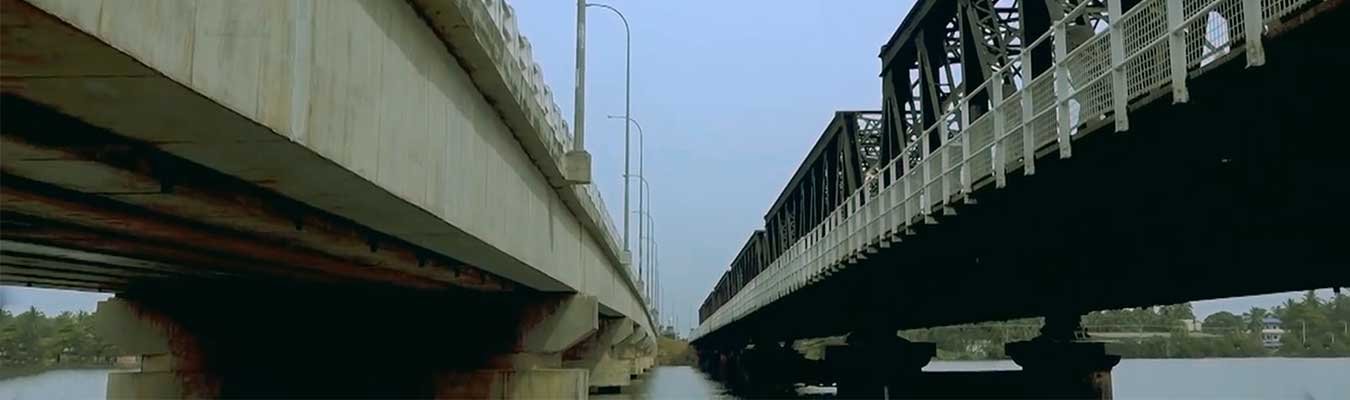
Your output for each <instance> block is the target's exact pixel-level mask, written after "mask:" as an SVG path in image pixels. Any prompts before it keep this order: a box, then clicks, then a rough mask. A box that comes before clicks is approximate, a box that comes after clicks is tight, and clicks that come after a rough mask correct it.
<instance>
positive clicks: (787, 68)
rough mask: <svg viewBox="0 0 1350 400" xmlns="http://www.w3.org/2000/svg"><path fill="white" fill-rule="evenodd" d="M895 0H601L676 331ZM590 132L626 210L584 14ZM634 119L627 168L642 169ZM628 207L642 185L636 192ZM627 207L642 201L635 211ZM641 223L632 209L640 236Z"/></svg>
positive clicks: (571, 16)
mask: <svg viewBox="0 0 1350 400" xmlns="http://www.w3.org/2000/svg"><path fill="white" fill-rule="evenodd" d="M910 3H911V2H910V1H903V0H851V1H847V2H841V1H825V0H789V1H770V0H755V1H750V0H743V1H725V0H722V1H714V0H678V1H676V0H670V1H655V0H648V1H638V0H628V1H624V0H614V1H611V2H609V3H608V4H611V5H613V6H615V7H617V8H619V9H620V10H622V11H623V12H624V13H625V14H626V15H627V17H628V20H629V22H630V23H631V24H632V29H633V80H632V85H633V90H632V92H633V94H632V107H633V111H632V112H633V117H634V118H635V119H637V120H638V121H640V122H641V123H642V125H643V127H644V128H645V129H646V130H647V134H648V135H649V137H647V138H646V139H647V143H646V148H647V152H646V155H647V160H646V175H647V179H648V180H649V181H650V182H651V184H652V186H653V187H652V191H653V203H654V204H653V208H652V214H653V216H654V217H655V219H656V234H655V237H656V238H657V239H658V240H659V241H660V247H661V250H662V251H661V260H660V265H661V267H662V269H663V272H662V278H663V282H664V285H665V291H666V299H667V301H666V308H667V310H669V313H670V314H671V315H674V316H676V317H678V319H679V323H680V324H679V325H680V330H681V331H687V330H688V329H689V328H690V327H692V326H693V324H694V323H695V310H696V308H697V306H698V304H699V303H700V302H701V301H702V300H703V296H704V295H706V294H707V292H708V290H709V289H710V288H711V287H712V285H713V283H714V282H715V281H716V280H717V278H718V277H719V276H720V275H721V273H722V271H724V270H725V269H726V268H727V265H728V264H729V262H730V260H731V258H732V257H733V256H734V255H735V253H736V251H738V250H739V249H740V246H741V245H742V244H743V243H744V241H745V239H746V237H747V236H748V235H749V233H750V232H751V231H753V230H755V229H758V228H760V227H762V226H763V216H764V213H765V211H766V209H767V208H768V206H769V205H770V204H771V202H772V201H773V199H774V198H775V197H776V196H777V195H778V193H779V191H780V190H781V189H782V186H783V185H784V183H785V182H786V181H787V179H788V177H789V175H790V174H791V173H792V171H793V170H795V168H796V167H797V164H798V163H799V162H800V161H801V159H802V157H803V156H804V155H805V153H806V151H807V150H808V149H809V147H810V146H811V145H812V144H813V143H814V142H815V139H816V138H817V137H818V136H819V135H820V133H821V131H822V130H823V129H824V127H825V125H826V123H828V122H829V119H830V117H831V116H832V113H833V112H834V111H835V110H841V109H875V108H878V106H879V104H880V99H881V89H880V87H881V85H880V79H879V78H878V73H879V71H880V61H879V60H878V59H877V53H878V51H879V49H880V46H881V45H882V43H884V42H885V40H886V39H887V38H888V37H889V36H890V34H891V33H892V32H893V31H894V30H895V28H896V27H897V26H898V25H899V23H900V20H901V19H902V18H903V17H904V14H905V13H906V12H907V11H908V9H909V5H910ZM511 4H513V5H514V7H515V9H516V13H517V20H518V22H519V24H520V28H521V30H522V31H523V33H524V34H525V35H526V36H527V37H528V38H529V39H530V41H531V43H532V44H533V46H534V57H535V59H536V60H537V61H538V62H539V64H540V65H541V66H542V67H543V70H544V75H545V80H546V81H547V83H548V84H549V86H550V87H552V88H553V92H554V94H555V96H556V99H555V100H556V101H557V103H558V105H559V107H560V108H561V109H562V110H563V112H564V114H566V117H567V119H568V120H571V117H572V109H573V108H572V104H573V101H572V100H573V98H572V88H573V82H574V78H575V76H574V73H575V72H574V70H573V68H574V64H573V63H574V56H575V53H574V51H575V50H574V47H573V46H574V44H575V37H574V35H575V3H574V2H572V1H571V0H515V1H512V2H511ZM587 25H588V31H587V32H588V33H587V35H588V38H589V43H588V45H587V47H588V50H589V53H588V56H587V57H588V61H589V66H588V74H587V86H588V96H587V108H586V111H587V115H586V122H587V127H588V132H589V133H588V134H587V145H588V146H589V150H590V151H591V153H592V157H593V158H594V176H595V181H596V184H597V185H598V186H599V187H600V189H601V192H602V193H603V195H604V198H605V201H606V203H607V204H608V206H609V209H610V213H611V215H613V216H614V217H615V221H616V223H617V222H618V221H619V220H620V219H619V218H618V217H619V216H620V215H621V214H622V207H623V197H622V194H623V192H622V178H621V176H622V173H623V158H622V157H623V124H622V123H621V122H620V121H618V120H609V119H606V118H605V116H606V115H620V114H622V113H623V82H624V81H623V56H624V53H623V49H624V47H623V46H624V44H623V25H622V23H621V22H620V21H619V19H618V18H617V17H616V16H614V15H613V14H612V13H610V12H609V11H606V10H601V9H596V8H592V9H590V13H589V14H588V20H587ZM637 144H638V143H637V138H636V131H635V132H634V142H633V146H634V154H635V156H634V160H633V162H634V173H636V163H637V160H636V152H637V149H636V146H637ZM633 201H634V204H633V206H634V209H635V210H636V197H634V199H633ZM635 218H636V217H635ZM636 237H637V224H636V219H634V222H633V240H634V242H636ZM1289 296H1290V295H1289V294H1275V295H1267V296H1256V297H1250V298H1240V299H1227V300H1217V301H1209V302H1201V303H1197V304H1196V312H1197V314H1198V315H1202V316H1203V315H1208V314H1210V313H1212V312H1215V311H1217V310H1232V311H1242V310H1246V309H1248V308H1250V307H1251V306H1254V305H1255V306H1262V307H1269V306H1272V305H1275V304H1278V303H1280V302H1283V301H1284V299H1285V298H1287V297H1289ZM104 297H106V295H100V294H91V293H69V292H53V291H47V290H39V289H24V288H14V287H0V306H3V307H4V308H6V309H10V310H21V309H26V308H27V307H28V306H29V305H35V306H37V307H39V308H40V309H43V310H44V311H45V312H58V311H61V310H72V309H84V310H92V309H93V306H94V303H96V302H97V301H98V300H99V299H101V298H104Z"/></svg>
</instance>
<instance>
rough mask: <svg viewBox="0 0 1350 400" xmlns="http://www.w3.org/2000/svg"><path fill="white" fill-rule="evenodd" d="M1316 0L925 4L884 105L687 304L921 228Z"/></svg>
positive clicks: (859, 116)
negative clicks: (708, 288)
mask: <svg viewBox="0 0 1350 400" xmlns="http://www.w3.org/2000/svg"><path fill="white" fill-rule="evenodd" d="M1320 1H1321V0H955V1H946V0H927V1H920V2H918V3H917V4H915V5H914V7H913V9H912V10H911V12H910V14H909V15H908V16H906V17H905V20H904V22H903V23H902V24H901V26H900V28H899V29H898V30H897V31H896V32H895V34H894V35H893V36H892V37H891V38H890V40H889V41H888V42H887V43H886V44H885V45H884V46H883V47H882V50H881V54H880V58H881V61H882V72H881V78H882V106H881V110H880V111H876V112H855V111H849V112H838V113H836V114H835V118H834V119H833V121H832V122H831V123H830V126H829V128H827V129H826V130H825V133H824V134H823V135H822V136H821V138H820V140H819V141H818V142H817V143H816V145H815V147H813V148H812V150H811V152H810V153H809V154H808V156H807V157H806V160H805V161H804V162H803V163H802V165H801V166H800V167H799V168H798V170H797V172H796V174H795V175H794V176H793V178H792V180H791V181H789V183H788V185H787V187H786V188H785V189H784V191H783V192H782V194H781V195H780V196H779V197H778V200H777V201H776V202H775V203H774V205H773V207H772V208H771V209H770V211H769V213H768V214H767V215H766V216H765V230H763V231H757V232H755V233H754V234H753V235H752V236H751V237H750V239H749V240H748V241H747V244H746V245H745V248H744V249H743V250H742V252H741V254H740V255H738V256H737V258H736V261H735V262H734V263H733V265H732V268H731V269H730V271H728V272H727V273H726V275H724V276H723V278H722V280H721V281H719V282H718V284H717V286H716V287H715V288H714V290H713V292H712V293H711V294H710V295H709V296H708V298H707V299H706V300H705V301H704V303H703V305H702V307H701V308H700V309H699V317H700V321H701V325H700V327H699V328H698V330H697V331H696V332H695V337H696V338H697V337H699V336H701V335H703V334H706V333H708V332H711V331H713V330H716V329H718V328H719V327H721V326H723V325H725V324H728V323H731V322H733V321H735V320H737V319H739V318H741V317H743V316H745V315H747V314H749V313H751V312H753V311H754V310H756V309H758V308H759V307H763V306H764V305H766V304H769V303H771V302H773V301H775V300H777V299H779V298H781V297H783V296H787V295H788V294H790V293H792V292H794V291H796V290H798V289H800V288H803V287H806V286H808V285H811V284H813V283H815V282H818V281H819V280H821V279H824V277H825V276H828V275H829V274H830V273H831V272H833V271H837V270H839V269H842V268H846V267H847V266H848V265H850V264H852V263H855V262H857V261H858V260H860V259H865V258H866V257H867V254H869V253H872V252H875V251H877V249H878V248H880V247H887V245H888V244H889V243H891V242H894V241H899V240H901V238H902V237H903V236H904V235H905V234H907V233H910V232H912V230H911V229H910V226H911V225H912V224H924V223H931V222H933V218H931V217H930V213H934V212H939V213H941V212H949V211H950V205H951V204H953V203H954V202H963V201H966V200H967V199H968V195H969V194H970V193H971V192H973V191H974V190H975V189H976V188H979V187H983V186H986V185H993V186H994V187H1003V186H1004V185H1005V184H1006V179H1005V177H1006V175H1007V174H1008V173H1009V172H1010V171H1014V170H1017V169H1021V171H1022V173H1023V174H1027V175H1030V174H1033V173H1035V164H1036V163H1035V161H1036V158H1037V157H1038V156H1045V155H1047V154H1053V153H1057V154H1058V155H1059V157H1070V156H1071V155H1072V142H1073V140H1074V139H1076V138H1078V137H1081V135H1079V133H1083V132H1090V131H1093V130H1095V129H1097V128H1101V127H1106V126H1113V127H1114V128H1115V130H1118V131H1119V130H1127V129H1129V120H1128V115H1127V110H1128V109H1129V108H1130V107H1132V106H1137V105H1142V104H1143V103H1146V102H1149V101H1152V100H1154V99H1156V98H1158V97H1159V96H1158V95H1159V93H1165V92H1168V91H1170V92H1171V94H1172V96H1171V97H1172V99H1173V101H1175V102H1186V101H1187V99H1188V94H1187V90H1186V81H1187V80H1188V79H1193V78H1194V77H1195V76H1198V75H1199V74H1202V73H1204V72H1205V71H1206V69H1204V68H1201V67H1202V66H1205V65H1207V64H1211V63H1216V62H1227V61H1230V60H1232V59H1236V58H1239V57H1235V56H1237V55H1238V54H1239V53H1237V52H1236V50H1239V49H1240V50H1242V53H1245V58H1246V60H1247V62H1248V65H1261V64H1263V63H1264V58H1265V56H1264V51H1263V48H1262V46H1261V40H1260V37H1261V35H1262V33H1263V28H1264V26H1265V25H1267V24H1278V23H1280V22H1281V21H1282V20H1283V19H1284V18H1286V17H1289V16H1291V15H1292V14H1293V13H1294V12H1296V11H1299V10H1301V9H1306V8H1307V7H1309V6H1310V5H1311V4H1314V3H1318V2H1320Z"/></svg>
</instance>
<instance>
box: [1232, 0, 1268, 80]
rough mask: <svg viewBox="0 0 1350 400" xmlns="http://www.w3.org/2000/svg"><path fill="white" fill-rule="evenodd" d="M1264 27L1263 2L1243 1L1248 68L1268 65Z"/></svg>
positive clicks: (1243, 25) (1255, 0)
mask: <svg viewBox="0 0 1350 400" xmlns="http://www.w3.org/2000/svg"><path fill="white" fill-rule="evenodd" d="M1264 26H1265V21H1264V18H1263V17H1262V16H1261V0H1242V29H1243V33H1242V35H1243V36H1246V40H1247V66H1248V67H1259V66H1262V65H1266V49H1265V47H1264V46H1262V44H1261V34H1262V30H1263V29H1262V28H1263V27H1264ZM1230 41H1231V39H1230Z"/></svg>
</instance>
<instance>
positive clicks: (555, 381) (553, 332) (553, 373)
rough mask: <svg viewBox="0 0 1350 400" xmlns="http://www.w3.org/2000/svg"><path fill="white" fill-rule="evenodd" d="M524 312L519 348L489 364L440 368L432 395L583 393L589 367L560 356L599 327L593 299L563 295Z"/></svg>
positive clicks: (562, 395) (571, 396)
mask: <svg viewBox="0 0 1350 400" xmlns="http://www.w3.org/2000/svg"><path fill="white" fill-rule="evenodd" d="M523 314H524V318H523V320H522V324H521V327H522V330H521V332H520V339H519V347H518V349H517V350H518V351H517V352H515V353H511V354H505V355H500V356H497V357H494V359H493V360H492V361H491V362H490V363H489V366H488V368H484V369H479V370H475V371H467V372H462V371H453V372H446V373H442V374H439V375H438V376H437V379H436V382H435V387H436V398H486V399H531V398H559V399H585V398H586V397H587V393H588V387H589V380H590V372H589V371H587V370H586V369H583V368H569V367H567V366H565V365H564V364H565V363H564V362H563V360H564V358H565V353H566V352H567V351H569V350H571V349H573V348H575V347H578V346H581V345H582V344H583V343H584V342H585V341H586V339H587V338H589V337H591V336H594V335H595V334H596V333H597V332H598V331H599V324H600V321H599V304H598V302H597V301H596V299H595V298H594V297H590V296H583V295H564V296H561V297H559V298H557V299H548V300H545V301H542V302H539V303H537V304H532V305H530V306H527V307H526V309H525V312H524V313H523Z"/></svg>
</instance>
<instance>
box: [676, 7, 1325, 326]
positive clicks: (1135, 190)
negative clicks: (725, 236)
mask: <svg viewBox="0 0 1350 400" xmlns="http://www.w3.org/2000/svg"><path fill="white" fill-rule="evenodd" d="M1341 3H1343V2H1342V1H1319V0H1109V1H1101V0H1089V1H1084V0H958V1H933V0H929V1H919V2H917V3H916V4H915V5H914V8H913V9H912V10H911V12H910V13H909V15H908V16H907V17H906V18H905V19H904V21H903V23H902V24H901V25H900V27H899V29H898V30H897V31H896V32H895V34H894V35H893V36H892V37H891V38H890V39H889V41H888V42H887V43H886V44H885V46H883V47H882V50H881V54H880V58H881V60H882V69H881V78H882V83H883V86H882V91H883V104H882V105H881V107H880V108H881V109H880V110H879V111H841V112H836V113H835V117H834V119H833V120H832V121H831V123H830V124H829V126H828V127H827V128H826V129H825V131H824V133H823V134H822V136H821V137H820V139H819V140H818V141H817V142H816V144H815V146H814V147H812V149H811V150H810V152H809V153H808V154H807V156H806V158H805V160H804V161H803V163H802V164H801V166H800V167H799V168H798V169H797V171H796V172H795V173H794V174H793V175H792V177H791V179H790V180H789V181H788V183H787V185H786V188H785V189H784V190H783V192H782V194H781V195H779V197H778V198H777V200H776V201H775V202H774V204H773V205H772V206H771V207H770V208H769V210H768V213H767V214H766V215H765V227H764V229H763V230H758V231H755V232H753V233H752V234H751V236H750V238H749V239H748V240H747V241H746V243H745V245H744V246H743V248H742V250H741V251H740V252H739V253H738V254H737V255H736V257H735V258H734V260H733V261H732V263H731V267H730V269H729V270H728V271H727V272H726V273H725V274H724V275H723V276H722V278H721V279H720V280H719V281H718V282H717V284H716V286H715V287H714V288H713V290H712V292H711V293H710V294H709V295H708V297H707V298H706V300H705V301H704V302H703V304H702V306H701V307H700V308H699V319H700V321H701V324H700V325H699V326H698V328H697V329H696V330H695V332H694V335H693V337H694V338H695V344H696V345H700V346H702V347H705V348H707V347H728V348H729V347H735V346H740V345H742V344H744V343H753V342H756V341H757V340H759V341H763V340H783V339H792V338H804V337H815V336H823V335H834V334H842V333H848V332H851V331H856V330H858V329H865V328H867V327H869V326H871V325H880V326H881V328H883V329H894V328H912V327H925V326H937V325H945V324H954V323H964V322H975V321H985V320H995V319H1007V318H1015V317H1024V316H1035V315H1046V314H1047V313H1051V312H1054V311H1052V310H1053V309H1058V308H1071V309H1073V310H1074V311H1090V310H1094V309H1105V308H1116V307H1126V306H1142V305H1149V304H1162V303H1165V302H1179V301H1188V300H1197V299H1205V298H1215V297H1228V296H1237V295H1246V294H1257V293H1268V292H1273V291H1280V290H1296V289H1305V288H1313V287H1327V286H1333V285H1343V284H1345V283H1347V282H1350V277H1347V275H1348V274H1350V272H1347V271H1350V268H1347V267H1345V259H1346V258H1345V257H1346V256H1347V255H1350V254H1347V252H1346V250H1345V249H1344V246H1338V245H1336V244H1335V243H1336V242H1338V241H1343V239H1344V236H1343V235H1344V232H1343V231H1342V230H1340V229H1338V228H1335V227H1334V226H1335V224H1339V223H1344V222H1345V221H1350V215H1347V213H1346V212H1345V210H1342V209H1341V207H1336V206H1333V205H1330V204H1328V203H1327V202H1326V199H1329V198H1336V196H1341V195H1345V194H1350V193H1347V191H1346V190H1345V189H1344V186H1343V185H1339V184H1331V183H1329V182H1330V181H1331V180H1334V179H1343V177H1344V175H1341V178H1334V177H1335V176H1336V174H1341V173H1345V172H1347V168H1346V166H1345V165H1344V163H1343V161H1344V160H1345V156H1344V153H1343V152H1340V151H1332V150H1329V149H1328V146H1332V147H1334V146H1335V145H1341V144H1345V142H1346V138H1345V136H1346V135H1344V134H1343V133H1345V132H1346V128H1345V127H1344V125H1331V126H1332V127H1335V128H1334V130H1327V129H1326V128H1325V127H1326V126H1328V125H1327V124H1328V123H1333V122H1334V123H1336V124H1340V123H1342V122H1340V120H1337V119H1335V118H1332V117H1331V116H1330V115H1334V114H1335V111H1334V110H1335V109H1336V108H1337V107H1335V106H1334V104H1336V103H1337V102H1339V104H1341V107H1343V106H1344V104H1345V101H1344V98H1343V96H1344V93H1343V91H1337V90H1332V89H1329V87H1330V86H1335V85H1332V83H1334V82H1340V84H1342V85H1344V84H1345V79H1344V77H1343V76H1344V75H1345V74H1344V71H1346V70H1347V68H1350V61H1348V60H1347V56H1346V51H1345V50H1347V49H1346V47H1345V46H1346V45H1345V44H1344V39H1345V36H1343V33H1344V31H1341V32H1342V36H1340V37H1339V38H1337V39H1328V37H1335V34H1334V33H1331V32H1334V31H1335V30H1336V28H1335V25H1336V21H1340V22H1341V23H1344V22H1345V21H1346V20H1345V14H1346V12H1345V10H1344V9H1345V7H1344V6H1343V5H1342V4H1341ZM1333 42H1334V43H1333ZM1337 50H1339V51H1337ZM1338 71H1339V72H1338ZM1311 76H1317V77H1318V78H1317V79H1311V78H1305V79H1299V77H1311ZM1300 99H1301V100H1300ZM1295 101H1296V102H1297V103H1298V104H1297V105H1294V104H1291V103H1292V102H1295ZM1182 103H1188V104H1182ZM1112 131H1114V132H1120V133H1112ZM1336 131H1338V132H1341V133H1342V134H1340V135H1335V134H1333V132H1336ZM1337 160H1340V161H1342V162H1336V161H1337ZM1341 198H1343V197H1341ZM1337 232H1339V233H1337ZM1338 235H1339V236H1340V237H1341V238H1340V239H1334V238H1335V237H1336V236H1338ZM1286 267H1287V268H1294V269H1296V270H1297V272H1295V273H1292V274H1285V275H1292V277H1288V278H1280V279H1269V278H1267V277H1263V276H1261V274H1262V273H1263V271H1266V272H1268V271H1270V270H1271V269H1279V268H1286ZM1242 274H1251V275H1247V276H1238V275H1242ZM1150 282H1153V283H1152V286H1149V285H1150V284H1151V283H1150ZM1157 282H1161V283H1157ZM891 332H894V331H893V330H892V331H891Z"/></svg>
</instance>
